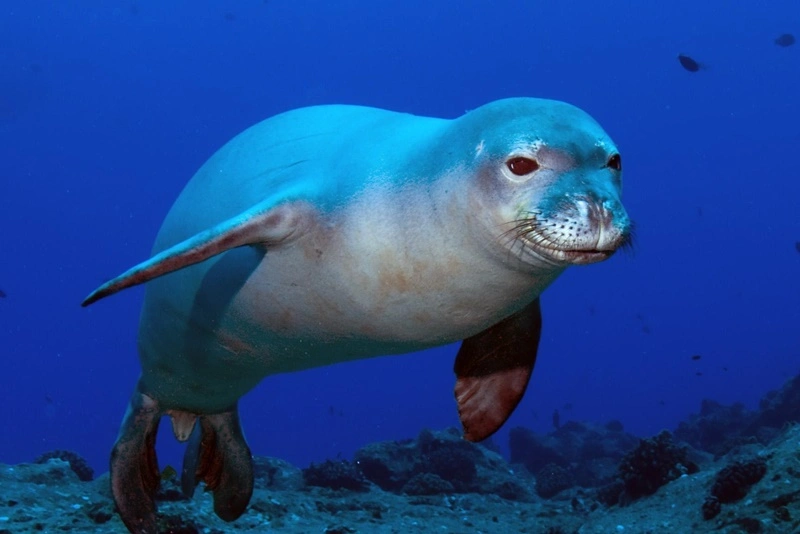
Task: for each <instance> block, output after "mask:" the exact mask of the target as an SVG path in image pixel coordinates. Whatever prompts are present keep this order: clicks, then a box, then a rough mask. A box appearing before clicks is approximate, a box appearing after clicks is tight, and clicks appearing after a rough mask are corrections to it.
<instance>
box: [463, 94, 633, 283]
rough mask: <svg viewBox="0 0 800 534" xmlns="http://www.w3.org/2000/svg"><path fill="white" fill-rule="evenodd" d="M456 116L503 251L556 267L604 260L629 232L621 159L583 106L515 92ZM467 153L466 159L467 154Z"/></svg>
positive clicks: (489, 224) (487, 224)
mask: <svg viewBox="0 0 800 534" xmlns="http://www.w3.org/2000/svg"><path fill="white" fill-rule="evenodd" d="M456 122H458V123H461V124H460V131H461V132H462V134H463V135H466V136H469V139H463V141H465V143H464V144H461V146H470V145H471V146H472V153H471V154H463V155H462V156H463V158H464V159H468V158H471V160H472V161H471V166H472V168H473V169H475V168H476V167H477V169H478V172H477V173H475V174H474V175H475V176H476V177H477V183H476V187H475V188H474V194H472V196H471V199H470V203H471V205H472V207H473V208H475V209H477V210H480V212H481V213H484V214H487V215H486V217H485V218H484V219H483V220H481V224H482V225H483V226H484V229H485V230H486V231H487V232H489V233H490V234H491V235H492V237H494V241H495V242H496V243H499V244H500V247H501V249H502V251H503V252H504V253H505V254H506V255H509V254H508V253H509V252H511V254H510V255H511V256H512V257H516V258H518V259H519V260H522V262H523V263H525V264H532V265H534V266H539V267H546V268H553V267H566V266H567V265H570V264H587V263H593V262H597V261H601V260H604V259H606V258H608V257H609V256H611V255H612V254H613V253H614V252H615V251H616V250H617V249H619V248H620V247H622V246H624V245H627V244H629V243H630V240H631V230H632V225H631V221H630V219H629V218H628V215H627V213H626V212H625V209H624V208H623V206H622V202H621V200H620V194H621V189H622V160H621V158H620V154H619V151H618V150H617V147H616V146H615V145H614V142H613V141H611V139H610V138H609V137H608V135H607V134H606V133H605V132H604V131H603V129H602V128H601V127H600V126H599V125H598V124H597V123H596V122H595V121H594V120H593V119H592V118H591V117H590V116H589V115H587V114H586V113H585V112H583V111H581V110H580V109H578V108H576V107H574V106H571V105H569V104H565V103H563V102H558V101H552V100H539V99H532V98H515V99H507V100H499V101H496V102H492V103H491V104H488V105H486V106H483V107H481V108H478V109H476V110H474V111H472V112H470V113H468V114H466V115H464V116H463V117H461V118H460V119H458V120H457V121H456ZM462 161H463V160H462Z"/></svg>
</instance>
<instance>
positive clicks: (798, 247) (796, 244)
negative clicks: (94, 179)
mask: <svg viewBox="0 0 800 534" xmlns="http://www.w3.org/2000/svg"><path fill="white" fill-rule="evenodd" d="M794 249H795V250H796V251H797V252H800V241H795V242H794ZM0 293H3V292H2V291H0ZM3 296H4V297H5V296H6V295H5V293H3Z"/></svg>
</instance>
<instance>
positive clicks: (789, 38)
mask: <svg viewBox="0 0 800 534" xmlns="http://www.w3.org/2000/svg"><path fill="white" fill-rule="evenodd" d="M794 41H795V39H794V35H792V34H791V33H784V34H782V35H779V36H778V38H777V39H775V44H776V45H778V46H782V47H784V48H786V47H787V46H792V45H793V44H794Z"/></svg>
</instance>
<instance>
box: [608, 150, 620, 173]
mask: <svg viewBox="0 0 800 534" xmlns="http://www.w3.org/2000/svg"><path fill="white" fill-rule="evenodd" d="M606 167H608V168H609V169H614V170H615V171H621V170H622V159H621V158H620V157H619V154H614V155H613V156H611V157H610V158H608V163H606Z"/></svg>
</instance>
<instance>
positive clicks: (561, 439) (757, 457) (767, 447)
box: [0, 376, 800, 534]
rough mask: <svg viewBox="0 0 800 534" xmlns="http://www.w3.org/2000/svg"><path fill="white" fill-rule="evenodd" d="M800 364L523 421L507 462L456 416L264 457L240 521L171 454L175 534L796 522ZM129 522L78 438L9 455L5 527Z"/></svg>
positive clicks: (725, 529) (106, 527)
mask: <svg viewBox="0 0 800 534" xmlns="http://www.w3.org/2000/svg"><path fill="white" fill-rule="evenodd" d="M798 421H800V376H799V377H795V378H794V379H792V380H790V381H788V382H787V383H786V384H785V385H784V387H783V388H781V389H780V390H776V391H774V392H770V393H769V394H768V395H767V396H766V397H765V398H764V399H763V400H762V402H761V404H760V406H759V409H758V410H755V411H750V410H747V409H745V408H744V407H743V406H741V405H732V406H723V405H720V404H718V403H715V402H713V401H704V402H703V404H702V406H701V410H700V412H699V413H697V414H695V415H693V416H691V417H690V418H689V420H688V421H686V422H684V423H681V424H680V425H679V427H678V428H677V429H675V431H674V432H668V431H664V432H661V433H660V434H658V435H656V436H652V437H649V438H644V439H642V438H638V437H635V436H632V435H630V434H628V433H627V432H625V430H624V428H623V427H622V425H621V424H620V423H619V422H616V421H612V422H609V423H607V424H605V425H595V424H590V423H578V422H573V421H570V422H567V423H565V424H563V425H558V428H556V429H554V430H553V431H552V432H550V433H548V434H546V435H541V434H536V433H533V432H531V431H530V430H527V429H525V428H522V427H517V428H514V429H512V432H511V434H510V443H509V446H510V451H511V454H510V461H509V460H506V459H505V458H504V457H503V456H501V455H500V454H498V453H497V452H496V451H494V450H492V446H491V443H489V444H487V445H476V444H472V443H469V442H466V441H464V440H462V439H461V438H460V434H459V432H458V431H457V430H455V429H446V430H442V431H430V430H424V431H422V432H421V433H420V434H419V436H417V437H416V438H415V439H409V440H405V441H400V442H383V443H373V444H370V445H367V446H365V447H364V448H362V449H361V450H359V451H358V452H357V453H356V454H355V456H354V458H353V460H352V461H348V460H341V459H337V460H328V461H326V462H323V463H321V464H312V465H311V466H309V467H308V468H306V469H298V468H297V467H295V466H292V465H290V464H288V463H286V462H284V461H282V460H278V459H274V458H264V457H256V458H255V463H256V489H255V492H254V494H253V498H252V501H251V503H250V506H249V508H248V510H247V512H246V513H245V514H244V515H243V516H242V517H241V518H239V519H238V520H236V521H235V522H233V523H225V522H223V521H221V520H220V519H218V518H217V517H216V516H215V515H214V513H213V503H212V499H211V495H210V494H209V493H207V492H204V491H198V492H196V493H195V496H194V497H193V498H192V499H187V498H185V497H184V496H183V495H182V493H181V492H180V488H179V481H178V480H177V477H176V474H175V472H174V470H170V469H167V470H165V472H164V475H163V476H162V482H161V489H160V490H159V496H158V506H159V518H160V524H161V526H162V532H164V533H175V534H181V533H227V532H242V533H245V532H285V533H290V532H291V533H295V532H296V533H327V534H338V533H357V532H362V533H372V532H374V533H406V532H446V533H495V532H496V533H512V532H520V533H533V534H538V533H542V534H559V533H564V534H567V533H581V534H591V533H635V534H644V533H653V534H655V533H667V532H668V533H670V534H673V533H703V532H719V533H740V532H746V533H760V532H763V533H792V534H794V533H797V534H800V425H798ZM11 532H13V533H28V532H86V533H112V532H115V533H116V532H120V533H124V532H126V530H125V528H124V527H123V525H122V523H121V521H120V520H119V518H118V516H117V515H116V514H115V513H114V505H113V503H112V501H111V496H110V491H109V481H108V474H104V475H102V476H100V477H98V478H94V477H93V474H92V473H91V470H90V469H89V468H88V466H86V465H85V462H83V460H82V459H81V458H80V456H78V455H77V454H75V453H72V452H68V451H53V452H52V453H48V454H47V455H44V456H42V457H40V458H38V459H37V460H36V461H35V462H34V463H30V464H19V465H0V534H5V533H11Z"/></svg>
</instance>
